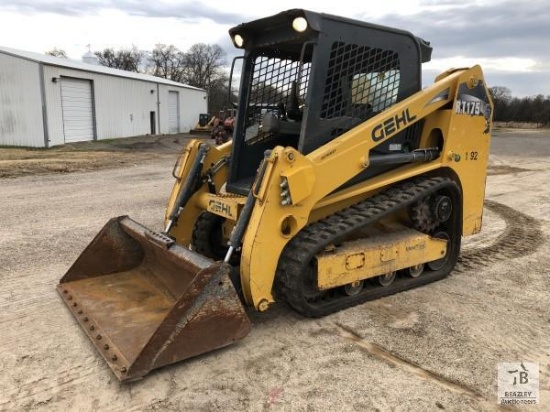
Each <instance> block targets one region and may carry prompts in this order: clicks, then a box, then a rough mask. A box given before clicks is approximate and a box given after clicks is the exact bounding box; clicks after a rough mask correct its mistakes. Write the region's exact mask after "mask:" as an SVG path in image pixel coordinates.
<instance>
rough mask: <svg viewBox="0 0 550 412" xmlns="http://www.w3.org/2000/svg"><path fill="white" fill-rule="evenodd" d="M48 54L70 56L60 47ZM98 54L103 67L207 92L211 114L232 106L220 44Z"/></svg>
mask: <svg viewBox="0 0 550 412" xmlns="http://www.w3.org/2000/svg"><path fill="white" fill-rule="evenodd" d="M46 54H48V55H52V56H56V57H67V54H66V53H65V51H64V50H61V49H57V48H54V49H53V50H50V51H48V52H46ZM94 54H95V56H96V57H97V59H98V63H99V64H100V65H102V66H106V67H111V68H114V69H120V70H126V71H131V72H137V73H145V74H151V75H153V76H157V77H162V78H163V79H168V80H172V81H175V82H178V83H184V84H188V85H189V86H194V87H198V88H201V89H205V90H206V91H207V93H208V111H209V113H211V114H214V113H218V112H219V111H220V110H223V109H225V108H227V107H230V102H229V99H228V83H229V79H228V76H227V74H226V71H225V67H226V54H225V51H224V50H223V49H222V48H221V47H220V46H218V45H217V44H205V43H197V44H194V45H193V46H191V47H190V48H189V50H187V51H181V50H180V49H178V48H177V47H175V46H174V45H166V44H157V45H156V46H155V48H154V49H153V50H152V51H143V50H139V49H138V48H137V47H135V46H134V47H132V48H121V49H114V48H105V49H103V50H101V51H96V52H94Z"/></svg>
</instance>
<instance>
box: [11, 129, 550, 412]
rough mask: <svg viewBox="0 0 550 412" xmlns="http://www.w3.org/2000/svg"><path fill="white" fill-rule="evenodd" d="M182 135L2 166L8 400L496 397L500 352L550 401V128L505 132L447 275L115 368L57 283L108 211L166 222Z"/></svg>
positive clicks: (195, 402) (267, 317) (441, 404)
mask: <svg viewBox="0 0 550 412" xmlns="http://www.w3.org/2000/svg"><path fill="white" fill-rule="evenodd" d="M182 142H183V141H177V142H176V141H172V142H170V141H167V140H163V141H161V142H160V143H159V144H157V145H154V147H153V146H148V145H145V147H141V148H140V147H135V146H132V148H131V149H129V150H125V149H116V150H115V151H116V153H117V155H120V156H121V158H122V159H123V161H124V162H126V163H123V164H119V165H113V164H111V163H109V162H107V163H106V164H100V165H99V166H98V167H97V168H95V169H97V170H94V171H89V169H87V168H84V170H88V171H75V172H73V173H65V172H67V171H72V170H66V171H63V172H64V173H59V172H60V171H55V170H46V171H40V169H35V170H34V171H31V172H29V173H23V174H19V175H17V176H19V177H15V176H11V177H12V178H5V179H0V193H1V196H0V210H1V212H0V216H1V222H2V225H1V226H0V282H1V283H0V325H1V333H0V410H31V409H32V410H52V411H59V410H79V411H92V410H93V411H95V410H113V411H119V410H121V411H122V410H124V411H126V410H139V411H141V410H147V411H148V410H162V411H165V410H174V411H176V410H193V411H201V410H204V411H212V410H252V411H264V410H274V411H287V410H288V411H290V410H292V411H294V410H303V411H309V410H315V411H317V410H319V411H325V410H358V411H363V410H381V411H385V410H396V411H400V410H418V411H426V410H476V411H477V410H497V409H498V405H497V364H498V362H504V361H509V362H511V361H531V362H538V363H539V364H540V404H539V405H538V406H534V407H530V410H541V411H543V410H549V409H550V380H549V376H550V366H549V365H550V333H549V331H550V311H549V309H548V308H549V307H550V282H549V281H548V274H549V270H548V269H547V268H548V267H550V245H549V243H548V242H547V238H548V234H549V232H550V222H549V220H548V216H550V202H549V200H550V188H549V186H546V184H547V181H548V180H549V178H550V161H549V160H548V155H549V154H550V132H521V131H501V132H497V133H495V136H494V139H493V145H492V149H491V150H492V152H491V165H490V176H489V177H488V180H487V199H488V202H487V204H486V206H487V207H486V211H485V216H484V228H483V231H482V233H481V234H480V235H477V236H474V237H471V238H467V239H465V242H464V248H463V253H462V258H461V261H460V263H459V265H458V266H457V269H456V270H455V271H454V272H453V273H452V274H451V276H449V277H448V278H446V279H444V280H442V281H440V282H437V283H434V284H431V285H428V286H425V287H422V288H419V289H415V290H412V291H408V292H404V293H401V294H398V295H395V296H391V297H388V298H384V299H379V300H376V301H373V302H369V303H366V304H363V305H360V306H357V307H354V308H351V309H349V310H346V311H342V312H339V313H337V314H334V315H331V316H328V317H325V318H323V319H318V320H311V319H304V318H302V317H301V316H299V315H297V314H296V313H294V312H293V311H292V310H290V309H289V308H288V307H286V306H285V305H283V304H279V305H275V307H274V308H273V309H271V310H270V311H268V312H267V313H264V314H258V313H254V312H250V317H251V320H252V322H253V324H254V326H253V329H252V332H251V333H250V335H249V336H248V337H247V338H246V339H244V340H243V341H241V342H240V343H238V344H236V345H233V346H231V347H228V348H226V349H223V350H219V351H216V352H213V353H210V354H207V355H204V356H201V357H198V358H195V359H191V360H188V361H184V362H180V363H178V364H175V365H171V366H168V367H165V368H162V369H160V370H157V371H154V372H153V373H151V374H150V375H148V376H147V377H146V378H145V379H143V380H141V381H138V382H134V383H130V384H120V383H119V382H118V381H117V380H116V378H114V376H113V375H112V373H111V371H110V369H109V368H108V367H107V366H106V365H105V364H104V362H103V360H102V359H101V358H100V356H99V355H98V354H96V352H95V349H94V348H93V346H92V345H91V344H90V342H88V338H87V337H86V336H85V335H84V333H82V331H81V330H80V329H79V326H78V325H77V324H76V322H75V321H74V320H73V318H72V316H71V314H70V313H69V311H68V310H67V308H66V307H65V305H64V304H63V303H62V301H61V299H60V298H59V296H58V295H57V292H56V291H55V285H56V284H57V282H58V281H59V279H60V278H61V276H62V275H63V274H64V273H65V272H66V271H67V269H68V268H69V266H70V265H71V264H72V262H73V261H74V260H75V259H76V258H77V256H78V255H79V254H80V252H81V251H82V250H83V249H84V247H85V246H86V245H87V244H88V243H89V242H90V240H91V239H92V238H93V236H94V235H95V234H96V233H97V232H98V230H99V229H100V228H101V227H102V226H103V225H104V224H105V222H106V221H107V220H108V219H109V218H111V217H112V216H116V215H125V214H128V215H130V216H132V217H133V218H134V219H135V220H137V221H139V222H141V223H143V224H144V225H146V226H148V227H151V228H156V229H160V228H161V225H162V218H163V215H164V207H165V203H166V201H167V198H168V195H169V193H170V190H171V186H172V183H173V182H172V178H171V176H170V171H171V168H172V165H173V162H174V161H175V156H176V155H175V153H176V152H177V150H179V148H180V147H181V144H182ZM142 143H143V142H142ZM142 146H143V145H142ZM96 149H97V147H96V148H92V149H89V148H88V149H86V148H85V149H83V151H84V152H87V151H89V150H92V151H94V150H96ZM2 150H3V151H4V152H5V150H6V149H2ZM101 150H107V152H106V153H108V154H110V150H111V149H110V148H108V147H107V148H106V149H105V148H102V149H101ZM101 150H100V151H99V152H100V153H104V152H103V151H101ZM8 152H9V151H8ZM96 152H97V151H96ZM10 153H12V154H13V152H10ZM41 153H46V154H48V153H49V152H41ZM62 153H65V152H64V151H62ZM59 156H60V158H63V155H59ZM83 156H84V157H85V156H86V154H84V155H83ZM102 156H104V155H102ZM12 157H13V156H12ZM15 157H17V156H15ZM38 157H40V156H38ZM107 157H108V156H107ZM0 159H4V160H6V155H5V154H4V157H2V156H1V155H0ZM11 160H14V159H13V158H12V159H11ZM15 160H17V159H15ZM7 169H9V168H7ZM75 170H78V169H75Z"/></svg>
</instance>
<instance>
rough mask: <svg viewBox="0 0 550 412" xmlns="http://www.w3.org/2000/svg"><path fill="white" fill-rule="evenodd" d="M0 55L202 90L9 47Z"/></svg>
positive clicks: (152, 77)
mask: <svg viewBox="0 0 550 412" xmlns="http://www.w3.org/2000/svg"><path fill="white" fill-rule="evenodd" d="M0 53H3V54H7V55H9V56H13V57H19V58H21V59H25V60H30V61H33V62H37V63H43V64H47V65H49V66H57V67H66V68H68V69H74V70H82V71H87V72H92V73H101V74H107V75H110V76H118V77H125V78H128V79H135V80H142V81H146V82H153V83H159V84H166V85H169V86H177V87H185V88H187V89H193V90H203V89H200V88H198V87H193V86H189V85H187V84H183V83H178V82H174V81H172V80H168V79H163V78H162V77H156V76H151V75H149V74H142V73H135V72H129V71H126V70H119V69H112V68H110V67H106V66H99V65H97V66H96V65H94V64H88V63H84V62H81V61H78V60H72V59H66V58H63V57H54V56H49V55H46V54H40V53H34V52H30V51H25V50H18V49H12V48H10V47H4V46H0Z"/></svg>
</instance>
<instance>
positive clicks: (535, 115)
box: [489, 86, 550, 127]
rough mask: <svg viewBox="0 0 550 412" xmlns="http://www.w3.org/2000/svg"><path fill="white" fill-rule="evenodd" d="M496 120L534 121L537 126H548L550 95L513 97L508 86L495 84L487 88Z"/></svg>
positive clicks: (549, 120)
mask: <svg viewBox="0 0 550 412" xmlns="http://www.w3.org/2000/svg"><path fill="white" fill-rule="evenodd" d="M489 91H490V92H491V97H492V98H493V104H494V106H495V110H494V113H493V120H494V121H497V122H522V123H523V122H525V123H535V124H536V125H537V126H538V127H545V126H550V96H544V95H542V94H539V95H537V96H531V97H522V98H518V97H513V96H512V92H511V91H510V89H509V88H507V87H504V86H495V87H491V88H490V89H489Z"/></svg>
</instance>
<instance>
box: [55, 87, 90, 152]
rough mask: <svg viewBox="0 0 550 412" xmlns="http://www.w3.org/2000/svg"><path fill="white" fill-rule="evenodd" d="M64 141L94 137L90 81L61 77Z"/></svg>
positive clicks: (76, 140) (80, 140)
mask: <svg viewBox="0 0 550 412" xmlns="http://www.w3.org/2000/svg"><path fill="white" fill-rule="evenodd" d="M61 105H62V108H63V130H64V133H65V143H69V142H82V141H85V140H93V139H94V116H93V99H92V82H91V81H90V80H82V79H70V78H65V77H62V78H61Z"/></svg>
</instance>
